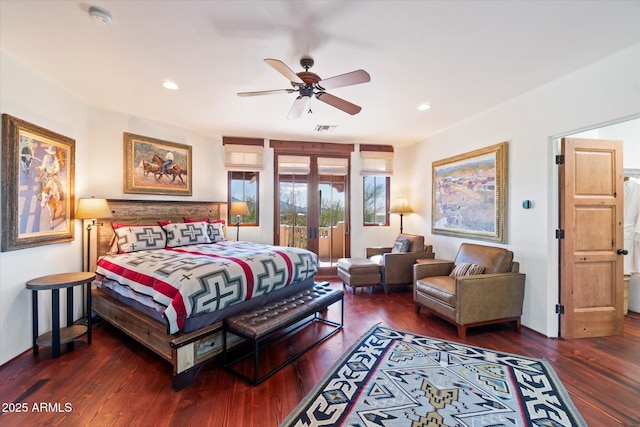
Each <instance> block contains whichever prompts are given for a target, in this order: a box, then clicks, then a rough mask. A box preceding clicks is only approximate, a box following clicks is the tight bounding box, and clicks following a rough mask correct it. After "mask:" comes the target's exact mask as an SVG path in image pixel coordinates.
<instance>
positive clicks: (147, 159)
mask: <svg viewBox="0 0 640 427" xmlns="http://www.w3.org/2000/svg"><path fill="white" fill-rule="evenodd" d="M191 175H192V174H191V146H190V145H183V144H178V143H175V142H169V141H162V140H160V139H154V138H149V137H146V136H140V135H134V134H131V133H126V132H125V133H124V192H125V193H136V194H173V195H179V196H191V195H192V187H191Z"/></svg>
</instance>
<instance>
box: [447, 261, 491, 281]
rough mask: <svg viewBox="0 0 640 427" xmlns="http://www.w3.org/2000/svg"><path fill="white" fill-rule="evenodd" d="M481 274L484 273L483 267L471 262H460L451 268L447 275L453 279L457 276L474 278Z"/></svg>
mask: <svg viewBox="0 0 640 427" xmlns="http://www.w3.org/2000/svg"><path fill="white" fill-rule="evenodd" d="M482 273H484V266H482V265H478V264H473V263H471V262H461V263H460V264H458V265H456V266H455V267H454V268H453V270H452V271H451V273H449V277H453V278H454V279H455V278H456V277H458V276H474V275H476V274H482Z"/></svg>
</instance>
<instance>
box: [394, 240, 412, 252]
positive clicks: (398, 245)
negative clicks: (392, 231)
mask: <svg viewBox="0 0 640 427" xmlns="http://www.w3.org/2000/svg"><path fill="white" fill-rule="evenodd" d="M410 246H411V241H410V240H409V239H407V238H406V237H398V238H397V239H396V241H395V243H394V244H393V248H392V249H391V253H392V254H397V253H401V252H409V247H410Z"/></svg>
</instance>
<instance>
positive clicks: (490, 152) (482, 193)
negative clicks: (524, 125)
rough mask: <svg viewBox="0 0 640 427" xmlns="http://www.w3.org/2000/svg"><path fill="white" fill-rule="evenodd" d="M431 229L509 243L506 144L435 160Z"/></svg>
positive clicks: (445, 233)
mask: <svg viewBox="0 0 640 427" xmlns="http://www.w3.org/2000/svg"><path fill="white" fill-rule="evenodd" d="M432 182H433V188H432V200H433V202H432V212H431V232H432V233H433V234H444V235H448V236H457V237H466V238H471V239H478V240H488V241H492V242H500V243H506V242H507V236H506V212H507V209H506V207H507V143H506V142H501V143H500V144H496V145H492V146H490V147H486V148H481V149H479V150H475V151H471V152H469V153H464V154H460V155H458V156H454V157H450V158H447V159H443V160H439V161H437V162H433V176H432Z"/></svg>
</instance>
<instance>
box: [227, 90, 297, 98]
mask: <svg viewBox="0 0 640 427" xmlns="http://www.w3.org/2000/svg"><path fill="white" fill-rule="evenodd" d="M295 91H296V90H295V89H275V90H260V91H257V92H238V96H258V95H272V94H274V93H292V92H295Z"/></svg>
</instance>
